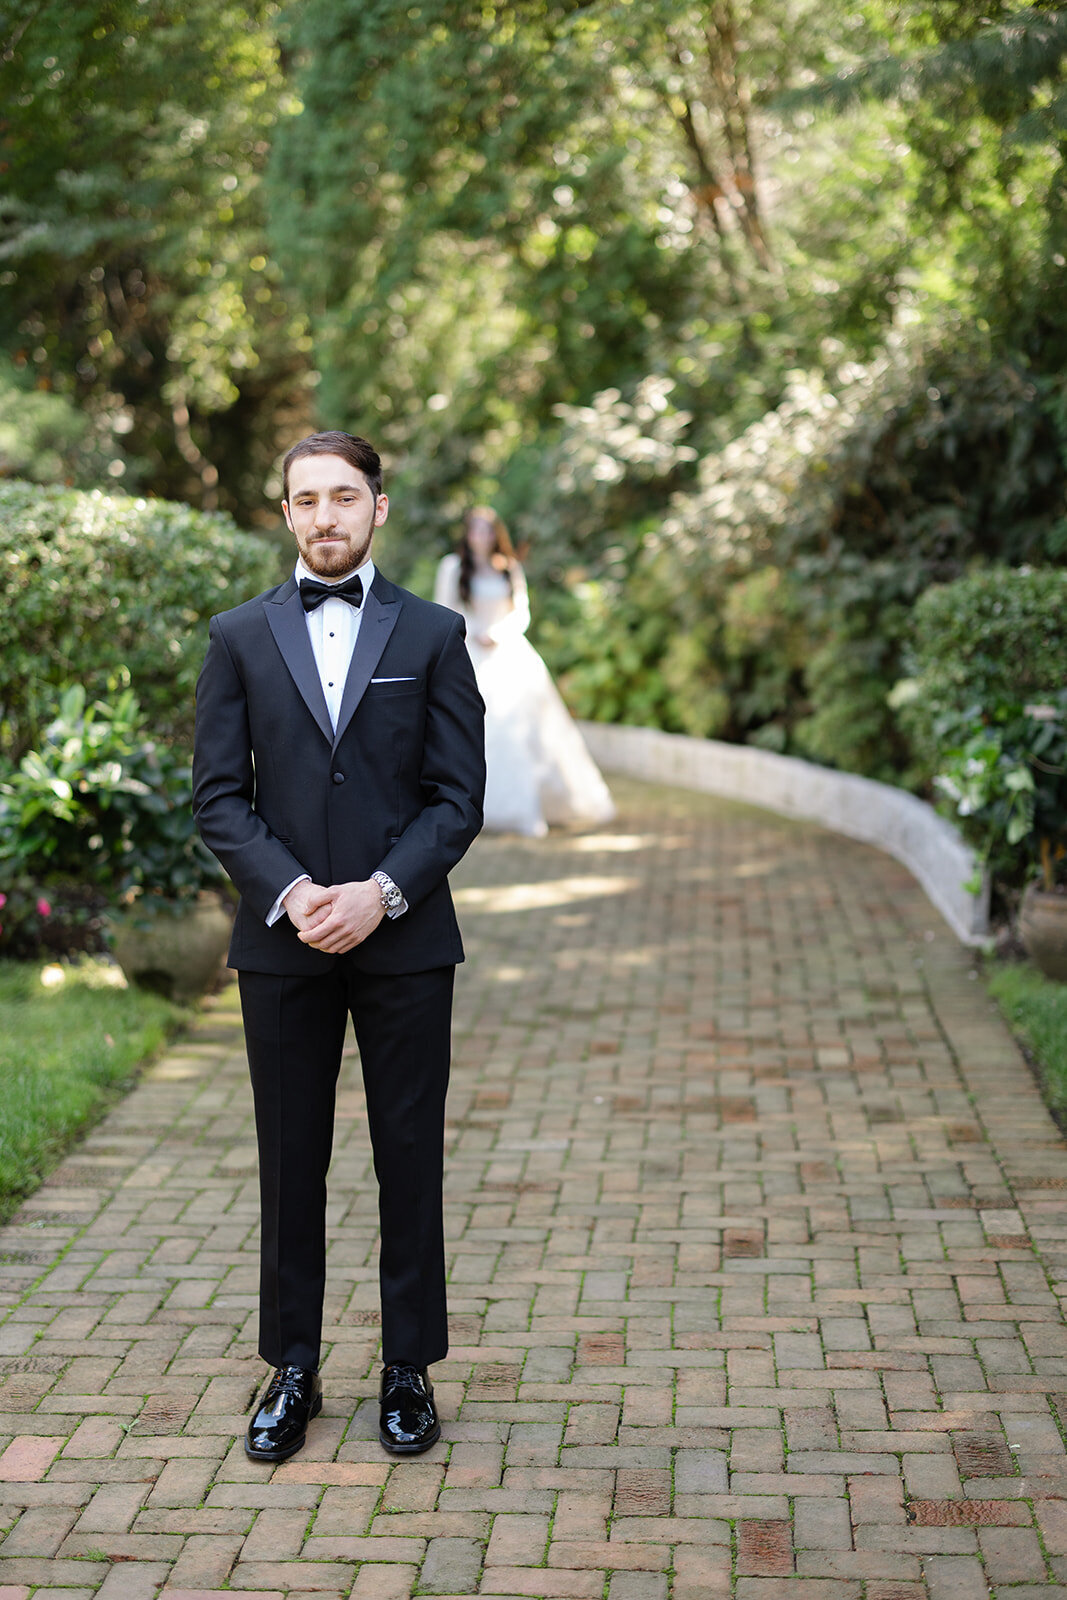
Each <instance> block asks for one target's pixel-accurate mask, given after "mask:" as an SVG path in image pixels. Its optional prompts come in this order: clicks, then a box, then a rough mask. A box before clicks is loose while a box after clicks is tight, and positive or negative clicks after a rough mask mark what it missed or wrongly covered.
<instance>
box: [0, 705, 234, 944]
mask: <svg viewBox="0 0 1067 1600" xmlns="http://www.w3.org/2000/svg"><path fill="white" fill-rule="evenodd" d="M191 799H192V785H191V779H190V773H189V768H188V766H187V764H186V763H185V762H184V761H183V759H182V757H181V756H180V755H179V754H177V753H176V752H175V751H174V750H172V749H171V748H169V747H168V746H166V745H163V744H160V743H158V742H157V741H155V740H154V739H151V738H150V737H149V736H148V733H147V729H146V726H145V722H144V718H143V715H142V713H141V712H140V709H139V707H138V705H137V701H136V699H135V698H134V695H133V693H132V691H131V690H128V689H127V690H126V691H125V692H124V693H123V694H121V695H119V696H118V698H117V699H116V700H115V701H114V702H113V703H112V704H110V705H105V704H102V703H99V702H98V703H97V704H95V705H90V704H88V703H87V699H86V694H85V690H84V689H83V688H82V687H81V685H75V686H74V687H73V688H70V689H68V690H67V691H66V693H65V694H64V695H63V696H62V698H61V700H60V704H59V708H58V714H57V716H56V717H55V718H54V720H53V721H52V722H51V723H50V724H49V725H48V727H47V729H46V730H45V736H44V739H43V740H42V742H41V747H40V749H39V750H31V751H29V752H27V754H26V755H24V756H23V758H22V760H21V762H20V763H19V765H18V767H17V768H13V769H11V770H9V771H8V772H7V773H6V774H4V775H2V776H0V893H3V895H4V896H5V904H4V907H3V916H2V918H0V923H2V926H0V953H3V954H8V955H13V956H16V957H18V958H20V959H27V958H30V957H33V956H35V955H37V954H38V953H40V952H41V951H45V950H49V951H52V952H54V953H57V954H69V953H71V952H72V951H74V950H85V949H89V950H92V949H99V948H100V944H101V938H102V923H101V913H102V912H103V910H104V909H105V908H106V907H107V906H114V905H117V904H118V903H119V902H120V901H128V900H130V899H132V898H135V897H136V896H138V895H148V894H157V895H161V896H165V897H166V898H167V899H168V900H175V899H192V898H194V897H195V896H196V895H197V894H198V893H199V892H200V891H201V890H203V889H206V888H222V887H223V885H224V884H225V875H224V873H223V871H222V868H221V867H220V866H219V864H218V862H217V861H216V860H215V858H214V856H212V855H211V854H210V852H209V851H208V850H206V849H205V847H204V845H203V844H202V843H201V842H200V840H199V838H198V837H197V834H196V828H195V824H194V822H193V815H192V805H191Z"/></svg>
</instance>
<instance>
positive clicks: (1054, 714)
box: [934, 690, 1067, 902]
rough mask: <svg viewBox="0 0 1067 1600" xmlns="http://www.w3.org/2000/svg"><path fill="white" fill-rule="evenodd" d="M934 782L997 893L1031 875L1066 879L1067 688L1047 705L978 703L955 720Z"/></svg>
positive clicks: (1008, 891) (1006, 894)
mask: <svg viewBox="0 0 1067 1600" xmlns="http://www.w3.org/2000/svg"><path fill="white" fill-rule="evenodd" d="M934 787H935V789H936V790H937V792H938V793H939V794H940V795H942V796H943V797H944V798H945V800H946V801H947V802H948V809H949V813H950V815H952V817H953V820H954V821H955V822H956V823H957V825H958V827H959V829H960V831H961V833H962V834H963V836H964V838H966V839H967V840H968V841H969V842H970V843H971V844H973V845H974V846H975V848H976V849H977V850H978V852H979V854H980V856H981V859H982V861H983V862H984V863H985V865H986V866H987V867H988V868H989V870H990V872H991V873H992V875H993V882H994V886H995V887H996V889H997V890H998V892H999V895H1000V897H1001V899H1003V900H1006V901H1009V902H1010V900H1011V899H1012V898H1013V896H1014V893H1015V891H1017V890H1018V889H1021V888H1022V887H1023V886H1024V884H1025V883H1026V882H1027V881H1028V880H1030V879H1037V880H1039V881H1040V882H1041V885H1042V887H1043V888H1045V889H1053V888H1054V887H1056V885H1057V884H1067V690H1061V691H1060V692H1059V693H1058V694H1056V695H1054V696H1052V697H1051V699H1050V700H1048V701H1047V702H1046V703H1044V704H1037V705H1026V706H1023V705H1018V704H1014V703H1005V704H1001V705H997V706H994V707H992V708H990V709H985V710H983V709H981V708H979V707H975V708H974V709H973V710H972V711H971V712H970V713H969V715H968V716H967V717H965V718H963V719H960V720H959V721H958V723H957V735H956V740H955V742H953V743H952V744H951V745H950V746H949V747H948V748H947V749H946V750H945V752H944V754H943V756H942V759H941V763H940V770H939V771H938V773H937V775H936V776H935V778H934ZM973 887H975V888H977V884H975V885H974V886H973Z"/></svg>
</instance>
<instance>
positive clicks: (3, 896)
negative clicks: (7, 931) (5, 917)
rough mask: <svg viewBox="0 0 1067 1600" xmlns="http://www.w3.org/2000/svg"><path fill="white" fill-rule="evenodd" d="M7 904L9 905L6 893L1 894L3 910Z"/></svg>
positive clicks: (0, 905) (1, 907) (0, 908)
mask: <svg viewBox="0 0 1067 1600" xmlns="http://www.w3.org/2000/svg"><path fill="white" fill-rule="evenodd" d="M6 905H7V895H6V894H0V911H2V910H3V909H4V907H5V906H6Z"/></svg>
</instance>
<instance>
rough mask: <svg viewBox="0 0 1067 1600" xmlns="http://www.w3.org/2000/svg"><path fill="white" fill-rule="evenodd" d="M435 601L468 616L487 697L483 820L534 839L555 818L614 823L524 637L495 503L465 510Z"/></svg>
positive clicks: (525, 623)
mask: <svg viewBox="0 0 1067 1600" xmlns="http://www.w3.org/2000/svg"><path fill="white" fill-rule="evenodd" d="M434 599H435V600H436V601H437V603H438V605H444V606H448V607H450V608H451V610H453V611H459V612H460V613H461V614H462V615H463V617H464V618H465V619H466V623H467V648H468V650H469V651H470V655H471V660H472V661H473V662H474V670H475V673H476V674H477V678H478V687H479V689H480V690H481V694H482V699H483V700H484V701H485V760H486V769H487V777H486V788H485V826H486V827H487V828H492V829H495V830H497V831H498V832H502V833H505V832H506V833H524V834H528V835H530V836H532V837H535V838H538V837H541V836H542V835H544V834H545V833H546V832H547V831H548V824H549V823H573V822H590V823H596V822H610V821H611V819H612V817H613V816H614V815H615V806H614V803H613V802H612V798H611V795H610V794H609V793H608V790H607V785H606V784H605V782H604V780H603V778H602V777H601V776H600V773H599V772H598V770H597V767H596V765H595V763H594V761H593V758H592V756H591V755H590V754H589V751H588V750H587V749H586V746H585V741H584V740H583V738H582V736H581V734H580V733H579V731H578V729H577V727H576V726H575V724H574V722H573V721H572V720H571V716H570V713H569V712H568V711H567V708H566V706H565V705H564V704H563V701H562V699H561V698H560V695H559V692H558V690H557V689H556V686H555V684H554V683H553V682H552V679H551V677H550V676H549V671H548V668H547V667H546V666H545V664H544V662H543V661H542V660H541V657H540V656H539V655H538V653H537V651H536V650H535V649H534V647H533V645H532V644H530V643H529V641H528V640H527V638H526V629H527V628H528V627H529V625H530V604H529V600H528V598H527V593H526V579H525V577H524V575H523V570H522V567H521V566H520V564H519V562H518V560H517V559H516V556H515V551H514V549H513V548H512V544H511V540H510V538H509V537H508V530H507V528H506V527H505V526H504V524H503V522H502V521H501V519H500V517H499V516H498V515H497V513H496V512H495V511H493V510H492V509H491V508H490V507H488V506H475V507H474V509H473V510H472V511H469V512H468V513H467V516H466V518H465V519H464V527H463V537H462V539H461V541H460V545H459V549H458V551H456V553H455V554H453V555H447V556H445V557H444V559H443V560H442V561H441V564H440V566H439V567H438V569H437V582H436V584H435V586H434Z"/></svg>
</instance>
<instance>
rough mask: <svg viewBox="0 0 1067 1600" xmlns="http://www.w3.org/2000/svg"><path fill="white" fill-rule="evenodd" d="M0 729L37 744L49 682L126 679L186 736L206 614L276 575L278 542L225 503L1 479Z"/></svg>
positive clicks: (170, 733)
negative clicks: (198, 503) (195, 506)
mask: <svg viewBox="0 0 1067 1600" xmlns="http://www.w3.org/2000/svg"><path fill="white" fill-rule="evenodd" d="M0 568H2V570H3V575H4V577H3V605H2V606H0V735H2V746H3V751H4V754H5V755H6V756H7V757H8V758H9V759H18V758H19V757H20V756H21V755H22V754H23V753H24V752H25V751H26V750H28V749H31V748H33V747H35V746H36V745H37V744H38V743H39V742H40V738H41V735H42V731H43V730H42V724H43V723H44V722H45V721H47V720H48V718H49V717H50V716H51V714H52V711H53V709H54V705H55V702H56V699H57V698H58V695H59V693H60V692H61V691H62V690H63V689H64V688H66V687H67V686H69V685H70V684H72V683H80V684H83V685H84V687H85V689H86V691H87V692H88V694H89V695H90V697H93V696H106V695H108V694H111V693H113V692H114V691H115V690H116V689H118V688H122V687H124V686H127V685H129V686H132V688H133V690H134V692H135V693H136V695H137V698H138V700H139V702H140V704H141V706H142V708H143V710H144V711H145V713H146V715H147V716H148V718H149V719H150V721H151V724H152V726H153V729H154V730H155V732H156V733H157V735H158V736H159V737H161V738H163V739H167V740H176V741H178V742H180V743H187V742H188V741H189V740H190V738H191V734H192V722H193V693H194V689H195V685H196V678H197V674H198V672H199V670H200V663H201V661H202V659H203V654H204V648H205V646H206V643H207V619H208V617H210V616H211V615H212V614H213V613H214V612H216V611H222V610H225V609H227V608H228V607H230V606H235V605H239V604H240V603H241V601H243V600H247V599H249V598H250V597H251V596H252V595H254V594H258V593H259V592H260V590H262V589H265V588H267V587H269V586H270V585H271V584H272V583H276V582H277V581H278V578H279V576H280V574H279V565H278V555H277V552H276V550H275V549H274V548H273V547H271V546H270V545H268V544H266V543H265V542H264V541H263V540H262V539H260V538H257V537H256V536H255V535H253V534H246V533H242V532H241V531H240V529H239V528H238V527H237V525H236V523H234V522H233V521H232V519H231V518H230V517H228V516H224V515H222V514H220V513H214V512H210V513H209V512H202V511H194V510H192V508H191V507H189V506H185V505H178V504H175V503H174V502H172V501H167V500H148V499H132V498H130V497H129V496H127V495H116V494H105V493H103V492H102V491H101V490H92V491H89V492H85V491H81V490H75V489H61V488H51V487H49V488H42V487H39V486H38V485H36V484H30V483H22V482H18V481H10V482H5V483H0Z"/></svg>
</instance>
